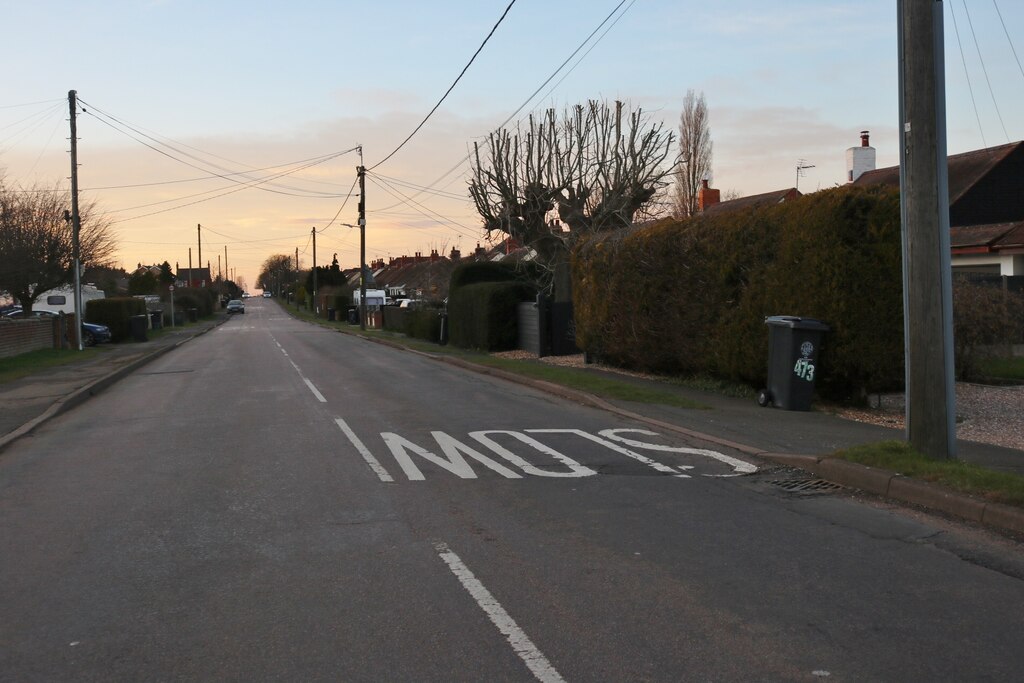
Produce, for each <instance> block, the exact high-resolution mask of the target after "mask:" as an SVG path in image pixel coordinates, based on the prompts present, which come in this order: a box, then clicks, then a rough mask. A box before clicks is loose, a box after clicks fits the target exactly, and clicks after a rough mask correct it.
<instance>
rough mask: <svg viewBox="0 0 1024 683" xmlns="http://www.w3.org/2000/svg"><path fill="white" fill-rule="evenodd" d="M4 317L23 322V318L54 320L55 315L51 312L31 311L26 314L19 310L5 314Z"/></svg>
mask: <svg viewBox="0 0 1024 683" xmlns="http://www.w3.org/2000/svg"><path fill="white" fill-rule="evenodd" d="M4 317H5V318H11V319H12V320H23V319H25V318H56V317H57V314H56V313H54V312H53V311H32V312H31V313H26V312H25V311H23V310H22V309H20V308H19V309H18V310H16V311H11V312H10V313H7V314H6V315H4Z"/></svg>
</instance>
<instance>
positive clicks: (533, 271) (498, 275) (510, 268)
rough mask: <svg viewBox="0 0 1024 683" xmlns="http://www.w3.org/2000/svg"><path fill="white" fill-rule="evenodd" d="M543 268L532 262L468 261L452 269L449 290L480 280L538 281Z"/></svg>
mask: <svg viewBox="0 0 1024 683" xmlns="http://www.w3.org/2000/svg"><path fill="white" fill-rule="evenodd" d="M543 271H544V269H543V268H542V267H540V266H538V265H537V264H536V263H533V262H529V261H527V262H523V261H520V262H518V263H510V262H507V261H470V262H469V263H464V264H462V265H460V266H458V267H457V268H456V269H455V270H454V271H452V279H451V281H450V283H449V286H448V291H449V296H450V294H451V292H454V291H455V290H457V289H459V288H460V287H466V286H468V285H474V284H478V283H480V282H527V283H534V282H540V281H541V280H542V278H543Z"/></svg>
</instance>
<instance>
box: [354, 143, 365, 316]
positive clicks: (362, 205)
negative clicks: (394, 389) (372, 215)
mask: <svg viewBox="0 0 1024 683" xmlns="http://www.w3.org/2000/svg"><path fill="white" fill-rule="evenodd" d="M356 174H357V175H358V177H359V329H360V330H364V331H365V330H366V168H365V167H364V166H363V148H362V147H360V148H359V166H357V167H356Z"/></svg>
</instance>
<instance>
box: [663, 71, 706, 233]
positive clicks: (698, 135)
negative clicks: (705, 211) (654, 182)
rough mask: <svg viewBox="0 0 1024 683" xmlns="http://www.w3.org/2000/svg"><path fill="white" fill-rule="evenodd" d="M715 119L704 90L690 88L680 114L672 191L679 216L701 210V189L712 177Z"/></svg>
mask: <svg viewBox="0 0 1024 683" xmlns="http://www.w3.org/2000/svg"><path fill="white" fill-rule="evenodd" d="M711 149H712V143H711V119H710V117H709V116H708V105H707V102H705V101H704V93H701V94H700V95H696V94H694V92H693V90H687V91H686V97H685V98H684V99H683V113H682V114H680V115H679V165H678V166H677V167H676V168H677V170H676V174H675V176H676V177H675V186H674V191H673V193H672V203H673V205H674V207H673V208H674V213H675V215H676V216H677V217H678V218H685V217H687V216H692V215H694V214H695V213H697V212H698V210H699V209H698V202H697V198H698V193H699V192H700V184H701V181H702V180H705V179H710V178H711Z"/></svg>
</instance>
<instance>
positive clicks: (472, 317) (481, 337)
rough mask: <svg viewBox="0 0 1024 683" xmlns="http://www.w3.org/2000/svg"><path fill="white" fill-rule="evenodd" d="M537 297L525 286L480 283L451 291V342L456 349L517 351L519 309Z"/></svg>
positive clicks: (534, 289) (449, 314)
mask: <svg viewBox="0 0 1024 683" xmlns="http://www.w3.org/2000/svg"><path fill="white" fill-rule="evenodd" d="M536 295H537V289H536V287H534V286H533V285H530V284H527V283H524V282H480V283H477V284H472V285H464V286H461V287H459V288H457V289H454V290H452V291H451V293H450V295H449V298H448V321H449V325H450V327H451V329H450V331H449V340H450V342H451V343H452V344H453V345H455V346H460V347H463V348H469V349H481V350H484V351H504V350H508V349H514V348H515V347H516V331H517V328H516V307H517V306H518V305H519V302H521V301H532V300H533V299H534V298H535V297H536Z"/></svg>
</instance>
